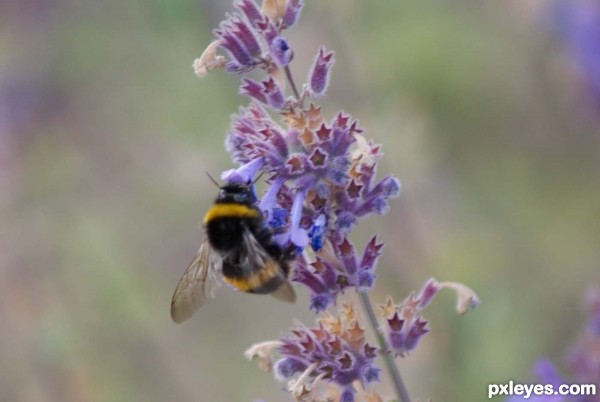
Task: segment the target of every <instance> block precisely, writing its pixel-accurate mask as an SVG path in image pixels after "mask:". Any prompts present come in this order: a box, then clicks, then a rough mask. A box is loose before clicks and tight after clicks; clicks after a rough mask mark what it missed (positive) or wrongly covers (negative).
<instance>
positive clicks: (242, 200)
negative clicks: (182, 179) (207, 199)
mask: <svg viewBox="0 0 600 402" xmlns="http://www.w3.org/2000/svg"><path fill="white" fill-rule="evenodd" d="M206 175H207V176H208V178H209V179H210V180H211V181H212V182H213V183H214V184H215V185H216V186H217V187H219V189H220V191H219V195H218V196H217V199H216V200H215V202H218V203H236V204H245V205H253V204H255V203H256V201H257V198H256V194H255V193H254V183H256V180H258V178H257V179H256V180H254V181H252V182H250V181H249V182H248V183H245V184H244V183H228V184H225V185H224V186H221V185H220V184H219V183H217V181H216V180H215V179H213V177H212V176H211V175H210V174H209V173H208V172H206ZM261 176H262V175H261ZM259 178H260V176H259Z"/></svg>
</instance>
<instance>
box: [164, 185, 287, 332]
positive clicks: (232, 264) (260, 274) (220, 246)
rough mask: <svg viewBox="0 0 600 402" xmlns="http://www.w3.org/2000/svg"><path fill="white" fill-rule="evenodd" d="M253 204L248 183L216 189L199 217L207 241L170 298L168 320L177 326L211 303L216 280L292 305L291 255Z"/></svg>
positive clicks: (252, 196) (250, 186) (216, 283)
mask: <svg viewBox="0 0 600 402" xmlns="http://www.w3.org/2000/svg"><path fill="white" fill-rule="evenodd" d="M255 199H256V198H255V196H254V193H253V191H252V184H248V185H242V184H229V185H225V186H222V187H220V191H219V195H218V196H217V198H216V200H215V202H214V204H213V205H212V207H210V209H209V210H208V211H207V212H206V215H205V216H204V229H205V232H206V239H205V240H204V241H203V242H202V244H201V245H200V249H199V250H198V253H197V254H196V257H195V258H194V259H193V261H192V262H191V263H190V265H189V266H188V267H187V269H186V270H185V273H184V274H183V276H182V277H181V279H180V281H179V283H178V284H177V288H176V289H175V293H174V294H173V300H172V301H171V318H172V319H173V321H175V322H176V323H180V322H183V321H185V320H187V319H188V318H190V317H191V316H192V315H193V314H194V313H195V312H196V310H198V308H200V306H202V304H203V303H204V301H205V300H207V299H212V298H213V296H214V290H215V288H216V286H217V285H218V284H219V278H220V277H222V278H223V280H224V281H225V282H227V283H229V284H230V285H231V286H233V287H234V288H236V289H238V290H240V291H242V292H247V293H256V294H272V295H273V296H275V297H276V298H277V299H280V300H283V301H287V302H291V303H293V302H294V301H295V300H296V294H295V293H294V289H293V288H292V286H291V284H290V282H289V281H288V279H287V277H288V274H289V271H290V265H289V262H290V261H291V260H293V259H294V253H293V252H292V251H291V249H290V250H286V249H284V248H282V247H281V246H280V245H279V244H277V243H276V242H275V240H274V239H273V232H272V230H270V229H269V228H268V227H267V226H266V225H265V222H264V218H263V215H262V212H261V211H260V209H258V208H257V207H256V205H255Z"/></svg>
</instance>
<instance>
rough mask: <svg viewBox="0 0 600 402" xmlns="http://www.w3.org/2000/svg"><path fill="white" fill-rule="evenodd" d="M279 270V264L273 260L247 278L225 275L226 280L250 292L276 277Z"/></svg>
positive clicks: (237, 287)
mask: <svg viewBox="0 0 600 402" xmlns="http://www.w3.org/2000/svg"><path fill="white" fill-rule="evenodd" d="M278 272H279V265H278V264H277V263H276V262H275V261H273V260H271V261H268V262H267V263H266V265H265V266H264V267H262V268H261V269H260V270H259V271H258V272H255V273H253V274H252V275H250V276H249V277H247V278H233V277H227V276H223V279H224V280H225V282H227V283H229V284H230V285H231V286H233V287H234V288H236V289H238V290H241V291H242V292H249V291H252V290H254V289H258V288H260V287H261V286H263V285H265V284H266V283H268V282H269V281H270V280H271V279H273V278H275V277H276V276H277V274H278Z"/></svg>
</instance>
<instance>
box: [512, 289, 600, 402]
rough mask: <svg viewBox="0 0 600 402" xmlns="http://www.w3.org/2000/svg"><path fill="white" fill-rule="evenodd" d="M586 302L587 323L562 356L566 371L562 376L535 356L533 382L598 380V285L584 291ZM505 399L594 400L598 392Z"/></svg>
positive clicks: (540, 401) (514, 401)
mask: <svg viewBox="0 0 600 402" xmlns="http://www.w3.org/2000/svg"><path fill="white" fill-rule="evenodd" d="M586 305H587V307H588V310H589V313H590V314H589V317H588V322H587V325H586V326H585V327H584V329H583V331H582V333H581V334H580V335H579V337H578V338H577V339H576V341H575V342H574V343H573V344H572V345H571V347H570V348H569V350H568V353H567V357H566V368H567V373H566V375H565V376H562V375H560V374H559V373H558V370H557V368H556V366H555V365H554V364H553V363H552V362H551V361H549V360H547V359H541V360H539V361H538V362H537V363H536V364H535V367H534V370H533V372H534V374H535V377H536V382H537V383H541V384H550V385H552V386H553V387H554V389H555V390H557V389H558V387H559V386H560V385H562V384H570V383H573V384H600V331H598V321H599V320H600V288H592V289H590V290H589V291H588V292H587V295H586ZM506 401H507V402H525V401H536V402H568V401H573V402H598V401H600V398H599V396H598V395H595V396H594V395H577V396H568V397H567V396H561V395H542V396H535V397H532V398H529V399H525V398H523V397H516V396H515V397H511V398H508V399H506Z"/></svg>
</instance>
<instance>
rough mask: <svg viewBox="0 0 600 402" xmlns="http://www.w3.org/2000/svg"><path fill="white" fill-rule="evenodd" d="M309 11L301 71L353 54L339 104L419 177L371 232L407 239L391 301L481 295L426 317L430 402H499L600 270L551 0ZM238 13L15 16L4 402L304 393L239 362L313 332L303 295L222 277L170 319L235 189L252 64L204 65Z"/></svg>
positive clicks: (525, 374) (83, 8)
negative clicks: (489, 400) (460, 310)
mask: <svg viewBox="0 0 600 402" xmlns="http://www.w3.org/2000/svg"><path fill="white" fill-rule="evenodd" d="M307 3H308V4H307V5H306V7H305V10H304V15H303V19H302V20H301V22H300V24H299V26H298V27H297V28H295V29H294V31H293V32H291V33H290V38H291V41H292V45H293V46H294V48H295V49H296V55H295V60H294V65H293V70H294V72H295V74H296V75H297V77H298V79H302V77H304V76H305V71H306V70H305V69H306V67H307V66H308V65H309V64H310V62H311V61H312V57H313V54H314V52H315V50H316V49H317V48H318V46H319V45H320V44H321V43H324V44H325V45H326V46H327V48H328V49H334V50H336V52H337V54H336V58H337V64H336V66H335V67H334V75H333V79H332V83H331V88H330V97H329V98H327V101H326V103H325V105H324V110H325V111H326V114H327V115H329V116H331V115H333V114H334V113H335V112H336V111H337V110H338V108H344V109H345V110H346V111H348V112H350V113H352V114H353V116H355V117H357V118H360V119H361V125H362V126H363V127H364V128H365V129H366V130H367V134H368V136H370V137H373V138H374V139H375V141H377V142H381V143H382V144H383V145H384V152H385V154H386V156H385V158H384V162H383V165H382V167H381V169H382V170H384V169H385V170H388V171H391V172H393V173H394V174H395V175H396V176H398V177H400V178H401V180H402V182H403V193H402V196H401V197H400V199H398V200H395V201H394V202H393V204H392V205H391V212H390V214H389V215H387V216H386V217H384V218H375V219H372V220H370V221H366V222H364V223H363V224H362V225H361V228H360V229H359V230H358V232H357V233H356V235H355V239H356V241H357V242H361V241H365V240H366V239H368V238H369V237H370V236H371V235H372V234H373V233H379V234H380V235H381V238H382V239H383V241H385V242H386V245H387V247H386V250H385V254H384V256H383V257H382V259H381V264H380V267H379V271H378V272H379V283H378V286H377V289H376V291H375V292H374V293H375V294H374V298H375V299H376V300H378V301H380V302H383V301H384V300H385V296H386V295H388V294H391V295H393V296H394V297H395V298H396V299H401V298H402V297H404V296H405V295H406V294H407V293H408V292H409V291H410V290H412V289H417V288H418V287H420V286H421V284H422V283H423V282H424V281H425V280H426V279H427V278H428V277H430V276H435V277H436V278H438V279H440V280H455V281H459V282H463V283H465V284H467V285H469V286H471V287H473V288H474V289H475V290H476V291H477V292H478V293H479V295H480V297H481V299H482V301H483V304H482V306H481V307H480V308H479V309H477V310H476V311H475V312H473V313H472V314H468V315H467V316H464V317H459V316H456V315H455V313H454V310H453V304H454V300H453V298H452V296H451V295H450V294H443V295H441V296H440V297H439V298H438V299H436V301H435V302H434V303H433V305H432V306H431V307H430V309H429V310H428V311H427V312H426V317H427V318H429V319H430V321H431V329H432V332H431V334H430V335H428V336H427V337H425V338H424V340H423V343H422V344H421V346H420V348H419V349H418V350H417V351H416V352H415V353H413V354H412V355H410V356H409V357H407V358H405V359H402V360H401V361H400V362H399V363H400V366H401V371H402V373H403V374H404V376H405V377H406V378H405V380H406V383H407V384H408V387H409V389H410V391H411V394H412V395H413V397H414V398H415V399H416V398H419V399H421V400H427V399H428V398H432V399H433V400H434V401H459V400H460V401H474V402H475V401H481V400H483V399H484V396H483V395H485V392H486V389H487V388H486V387H487V384H488V383H490V382H503V381H505V380H507V379H515V380H522V381H529V380H531V379H532V378H531V377H530V368H531V366H532V363H533V362H534V361H535V359H537V358H539V357H541V356H548V357H550V358H552V359H554V360H555V361H557V362H560V361H561V359H562V356H563V352H564V351H565V350H566V347H567V345H568V342H569V340H570V339H572V338H573V337H574V336H575V334H576V333H577V330H578V328H579V326H580V325H581V323H582V322H583V311H582V309H581V302H580V299H581V295H582V292H583V291H584V290H585V289H586V287H587V286H588V285H590V284H592V283H599V282H600V280H599V279H600V278H599V277H598V272H599V271H598V260H599V255H600V248H599V247H598V244H599V241H600V225H598V217H600V186H598V183H600V180H599V179H600V169H599V161H600V158H599V156H600V149H599V143H598V138H599V137H598V134H599V133H600V123H599V122H598V120H597V116H593V115H591V114H590V113H588V112H587V110H586V109H585V107H582V105H581V102H580V101H579V100H578V99H579V98H578V96H579V95H580V94H578V91H577V76H576V74H574V73H573V71H572V69H570V67H569V64H568V61H567V60H565V56H564V54H563V53H561V52H560V49H557V48H556V46H555V44H554V43H553V42H552V41H551V39H550V38H549V37H548V34H547V32H545V31H544V29H543V28H542V27H541V26H540V20H541V17H540V15H541V14H542V11H540V10H538V9H536V7H534V4H537V3H535V2H532V1H527V0H512V1H510V2H498V3H494V4H493V3H490V2H473V1H467V0H453V1H446V2H441V1H425V2H424V1H417V0H407V1H403V2H392V1H381V2H359V1H349V0H344V1H342V0H336V1H331V2H307ZM228 8H229V4H228V3H227V2H216V1H213V2H209V1H203V2H198V1H192V0H178V1H165V0H152V1H130V2H120V1H115V0H108V1H104V2H92V1H79V2H76V1H74V0H53V1H38V0H28V1H25V2H17V1H9V2H6V3H3V4H2V5H0V98H2V99H3V101H4V103H0V112H1V113H0V151H1V152H0V162H2V163H1V165H0V166H1V168H2V171H1V172H0V186H1V187H0V216H1V219H2V222H3V225H2V227H3V229H2V231H0V276H1V277H0V326H1V328H2V330H1V331H2V339H1V340H2V342H1V343H0V345H1V346H0V389H1V390H2V398H0V399H2V400H7V401H27V402H29V401H34V402H35V401H137V400H140V401H141V400H143V401H165V400H172V401H192V400H200V401H252V400H256V399H259V398H262V399H265V400H266V401H284V400H289V399H288V398H287V395H286V394H285V393H283V392H282V391H281V388H282V384H278V383H276V382H275V381H274V380H273V379H272V377H271V375H269V374H265V373H262V372H260V371H259V370H258V369H257V368H256V367H255V365H254V364H253V363H249V362H246V361H245V360H244V359H243V356H242V352H243V350H244V349H245V348H246V347H247V346H249V345H250V344H252V343H253V342H257V341H261V340H266V339H273V338H276V337H278V336H279V335H280V334H281V333H282V332H283V331H285V330H286V329H287V328H289V327H290V326H291V324H292V320H293V318H299V319H302V320H303V321H304V322H306V323H311V322H312V321H313V319H314V317H313V315H312V314H311V313H310V312H309V311H307V303H306V298H307V294H306V292H303V291H300V293H301V300H300V301H299V303H297V304H296V305H295V306H287V305H281V304H278V303H275V302H273V301H272V300H270V298H259V297H256V298H253V297H249V296H247V295H240V294H236V293H234V292H231V291H228V290H227V289H222V290H221V292H220V294H219V297H218V300H217V301H216V302H214V303H212V304H210V305H209V306H206V307H205V308H204V309H203V311H201V312H200V313H199V314H198V316H197V317H195V318H194V319H193V320H192V321H191V322H189V323H187V324H184V325H182V326H177V325H175V324H173V323H172V322H171V321H170V318H169V314H168V312H169V303H170V297H171V292H172V291H173V289H174V286H175V284H176V282H177V280H178V279H179V276H180V275H181V273H182V271H183V269H184V268H185V266H186V264H187V262H188V260H189V259H190V258H191V257H192V256H193V254H194V252H195V248H196V247H197V245H198V243H199V241H200V240H201V238H202V233H201V229H200V221H201V216H202V214H203V212H204V211H205V209H206V208H207V207H208V206H209V205H210V202H211V198H212V196H213V194H214V190H215V189H214V188H213V185H212V183H210V181H209V180H208V179H207V178H206V177H205V175H204V171H209V172H212V173H213V174H214V175H216V174H218V172H220V171H221V170H223V169H226V168H229V167H230V166H231V162H230V160H229V157H228V155H227V154H226V152H225V150H224V147H223V140H224V135H225V133H226V130H227V127H228V124H229V116H230V115H231V114H232V113H234V112H235V111H236V110H237V108H238V106H239V105H241V104H243V103H244V102H245V100H244V99H242V98H241V97H239V96H238V95H237V81H236V79H235V77H231V76H227V75H226V74H223V73H222V72H214V73H211V74H210V75H209V76H208V77H207V78H205V79H203V80H198V79H196V78H195V77H194V76H193V73H192V71H191V68H190V65H191V62H192V60H193V59H194V58H195V57H198V56H199V54H200V53H201V52H202V50H203V47H204V46H206V44H207V43H208V42H209V41H210V40H211V39H210V38H211V30H212V29H213V28H214V27H216V25H217V24H218V22H219V21H220V19H221V17H222V16H223V15H224V12H225V11H226V10H227V9H228ZM525 11H527V12H525ZM6 88H13V89H11V90H10V91H8V90H7V89H6ZM2 91H4V94H2ZM17 106H18V108H17ZM3 107H4V109H2V108H3ZM559 366H560V364H559ZM382 377H383V379H384V383H383V385H382V386H383V389H384V393H386V392H387V393H388V394H391V393H390V388H389V384H388V382H387V378H386V375H385V374H384V375H383V376H382Z"/></svg>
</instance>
